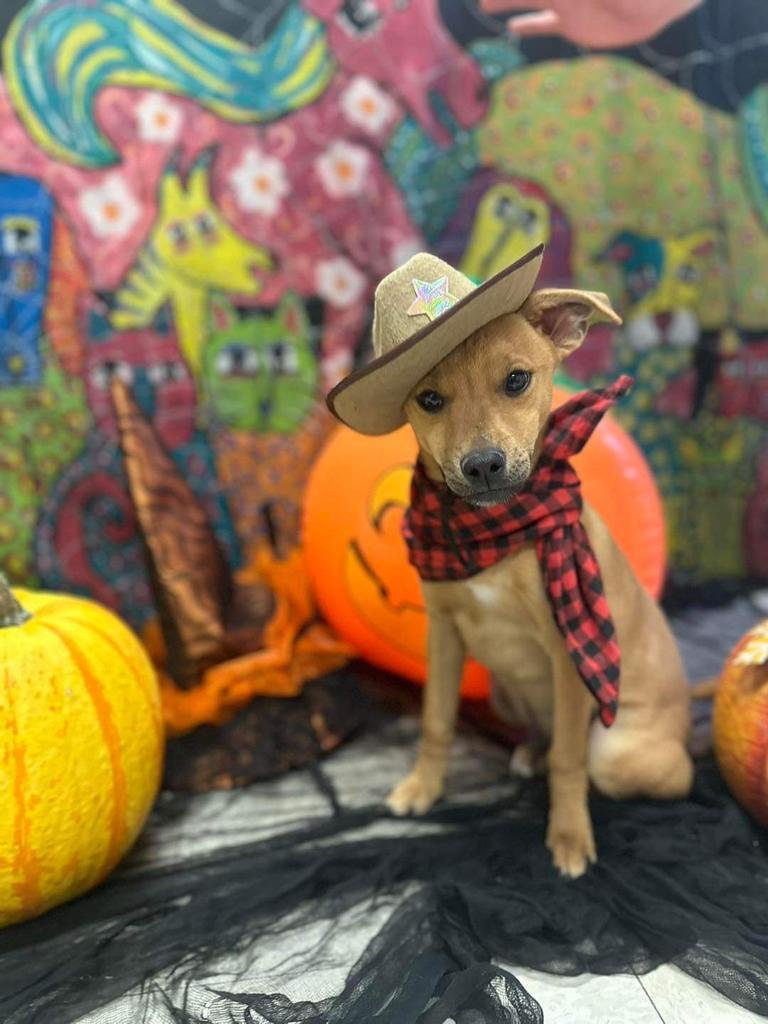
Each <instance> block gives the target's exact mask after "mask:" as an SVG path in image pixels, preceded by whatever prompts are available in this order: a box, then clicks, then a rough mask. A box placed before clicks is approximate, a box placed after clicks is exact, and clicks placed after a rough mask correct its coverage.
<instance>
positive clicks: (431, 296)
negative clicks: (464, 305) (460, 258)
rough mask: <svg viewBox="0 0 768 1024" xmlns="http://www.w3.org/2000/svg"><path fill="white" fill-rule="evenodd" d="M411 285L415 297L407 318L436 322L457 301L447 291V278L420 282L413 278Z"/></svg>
mask: <svg viewBox="0 0 768 1024" xmlns="http://www.w3.org/2000/svg"><path fill="white" fill-rule="evenodd" d="M411 284H412V285H413V290H414V291H415V292H416V296H417V297H416V298H415V299H414V300H413V302H412V303H411V305H410V306H409V307H408V316H427V317H429V319H430V320H436V319H437V317H439V316H440V315H441V314H442V313H444V312H445V311H446V309H450V308H451V306H453V305H455V304H456V303H457V302H458V301H459V300H458V299H457V298H456V296H455V295H451V293H450V292H449V291H448V278H447V277H438V279H437V280H436V281H420V280H419V279H418V278H417V277H413V278H411Z"/></svg>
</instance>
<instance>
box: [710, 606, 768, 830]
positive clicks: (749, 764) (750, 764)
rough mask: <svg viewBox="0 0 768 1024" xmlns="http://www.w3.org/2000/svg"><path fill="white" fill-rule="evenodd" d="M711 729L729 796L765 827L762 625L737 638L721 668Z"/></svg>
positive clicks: (766, 710) (767, 628)
mask: <svg viewBox="0 0 768 1024" xmlns="http://www.w3.org/2000/svg"><path fill="white" fill-rule="evenodd" d="M712 725H713V732H714V740H715V753H716V754H717V761H718V764H719V765H720V771H721V772H722V773H723V777H724V779H725V781H726V782H727V783H728V786H729V788H730V790H731V792H732V793H733V795H734V796H735V797H736V799H737V800H738V801H739V802H740V803H741V804H742V805H743V806H744V807H745V808H746V809H747V810H748V811H749V813H750V814H751V815H752V816H753V817H754V818H756V819H757V821H759V822H761V823H762V824H763V825H768V619H766V620H765V621H764V622H761V623H760V624H759V625H757V626H755V627H754V629H751V630H750V631H749V632H748V633H747V634H746V636H745V637H743V638H742V640H741V641H740V642H739V643H738V644H737V645H736V647H735V649H734V650H733V652H732V653H731V656H730V657H729V658H728V661H727V662H726V663H725V668H724V669H723V673H722V675H721V677H720V682H719V684H718V687H717V692H716V694H715V708H714V715H713V722H712Z"/></svg>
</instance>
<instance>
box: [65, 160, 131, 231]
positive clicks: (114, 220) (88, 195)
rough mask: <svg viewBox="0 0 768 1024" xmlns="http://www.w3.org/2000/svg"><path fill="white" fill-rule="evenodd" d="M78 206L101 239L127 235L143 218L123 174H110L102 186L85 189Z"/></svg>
mask: <svg viewBox="0 0 768 1024" xmlns="http://www.w3.org/2000/svg"><path fill="white" fill-rule="evenodd" d="M78 205H79V206H80V210H81V212H82V214H83V216H84V217H85V219H86V221H87V222H88V226H89V227H90V229H91V231H92V232H93V233H94V235H96V236H97V237H98V238H120V237H122V236H123V235H127V234H128V233H129V231H130V230H131V228H132V227H133V225H134V224H135V223H136V221H137V220H138V219H139V217H140V216H141V207H140V206H139V203H138V202H137V200H136V197H135V196H134V194H133V192H132V191H131V188H130V186H129V184H128V182H127V181H126V180H125V178H124V177H123V176H122V174H110V175H108V176H107V177H106V178H104V179H102V181H101V182H100V184H98V185H94V186H93V187H92V188H86V189H83V191H82V192H81V193H80V196H79V198H78Z"/></svg>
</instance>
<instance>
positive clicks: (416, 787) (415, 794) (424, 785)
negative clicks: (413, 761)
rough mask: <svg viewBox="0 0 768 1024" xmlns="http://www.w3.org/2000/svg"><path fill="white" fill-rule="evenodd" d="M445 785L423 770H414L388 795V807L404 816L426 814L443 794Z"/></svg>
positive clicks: (399, 815)
mask: <svg viewBox="0 0 768 1024" xmlns="http://www.w3.org/2000/svg"><path fill="white" fill-rule="evenodd" d="M442 791H443V787H442V785H441V783H440V782H439V781H438V780H436V779H429V778H427V776H426V775H425V774H424V773H423V772H419V771H413V772H411V774H410V775H406V777H405V778H404V779H403V780H402V782H399V783H398V784H397V785H396V786H395V788H394V789H393V790H392V792H391V793H390V794H389V796H388V797H387V807H388V808H389V809H390V811H392V813H393V814H396V815H397V816H398V817H402V816H403V815H404V814H426V813H427V811H428V810H429V808H430V807H431V806H432V804H433V803H434V802H435V801H436V800H437V799H438V798H439V797H440V795H441V794H442Z"/></svg>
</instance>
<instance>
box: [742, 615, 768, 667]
mask: <svg viewBox="0 0 768 1024" xmlns="http://www.w3.org/2000/svg"><path fill="white" fill-rule="evenodd" d="M766 662H768V620H766V621H765V622H761V623H759V625H757V626H755V628H754V629H753V630H751V631H750V632H749V633H748V634H747V642H746V643H745V645H744V646H743V647H742V649H741V650H740V651H739V653H738V654H737V655H736V657H735V658H734V664H735V665H765V664H766Z"/></svg>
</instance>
